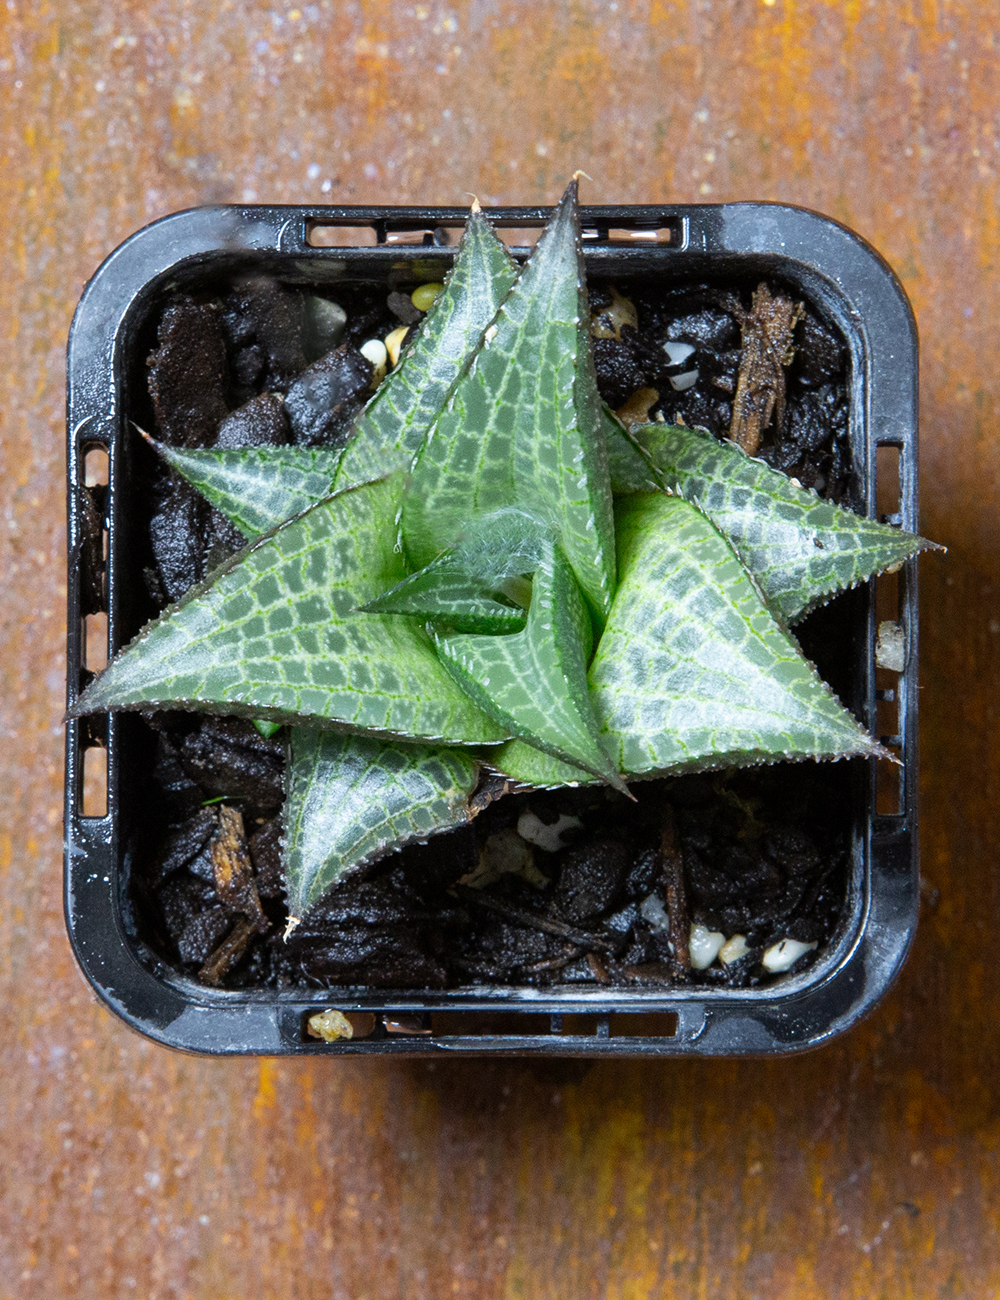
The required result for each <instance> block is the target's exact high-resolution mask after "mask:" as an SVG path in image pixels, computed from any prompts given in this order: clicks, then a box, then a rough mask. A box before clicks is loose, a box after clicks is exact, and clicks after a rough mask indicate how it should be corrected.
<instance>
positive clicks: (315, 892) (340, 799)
mask: <svg viewBox="0 0 1000 1300" xmlns="http://www.w3.org/2000/svg"><path fill="white" fill-rule="evenodd" d="M477 777H478V768H477V764H476V763H475V761H474V760H473V759H472V758H471V757H469V756H468V755H467V754H465V753H463V752H462V751H461V750H457V749H448V748H445V747H432V746H427V745H411V744H403V743H400V742H395V741H387V740H377V739H374V738H372V737H369V736H351V735H339V734H337V733H336V732H331V731H325V730H322V729H321V728H318V727H305V726H303V727H295V728H294V730H293V731H292V744H291V762H290V765H289V774H288V794H287V797H286V800H285V807H284V813H283V817H284V842H285V844H284V849H285V883H286V889H287V893H288V911H289V915H290V916H292V917H296V918H301V917H302V916H303V915H304V914H305V912H306V911H308V909H309V908H310V907H311V906H312V905H313V903H315V902H317V900H318V899H319V898H320V897H321V896H322V895H323V894H324V893H325V892H326V891H327V890H328V889H329V888H330V887H331V885H334V884H336V883H337V881H338V880H341V879H342V878H343V877H344V876H345V875H347V874H348V872H350V871H353V870H356V869H357V868H358V867H361V866H363V865H364V864H365V863H368V862H372V861H374V860H375V859H376V858H379V857H382V856H383V855H384V854H385V853H389V852H391V851H392V850H394V849H398V848H402V847H403V845H404V844H408V843H410V842H411V841H413V840H425V839H427V837H428V836H430V835H434V834H436V833H437V832H439V831H445V830H451V829H452V828H453V827H455V826H459V825H461V824H462V823H463V822H465V821H468V819H469V808H468V800H469V796H470V795H471V794H472V791H473V789H474V788H475V785H476V780H477Z"/></svg>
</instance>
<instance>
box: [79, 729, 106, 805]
mask: <svg viewBox="0 0 1000 1300" xmlns="http://www.w3.org/2000/svg"><path fill="white" fill-rule="evenodd" d="M107 815H108V751H107V750H106V749H105V748H104V746H103V745H92V746H91V747H90V748H89V749H85V750H84V751H83V779H82V780H81V782H80V816H81V817H106V816H107Z"/></svg>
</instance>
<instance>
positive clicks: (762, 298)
mask: <svg viewBox="0 0 1000 1300" xmlns="http://www.w3.org/2000/svg"><path fill="white" fill-rule="evenodd" d="M726 305H727V306H728V308H729V310H730V311H732V313H733V315H734V316H735V317H736V319H737V321H738V322H739V325H740V329H741V331H742V334H743V353H742V355H741V357H740V372H739V378H738V380H737V383H736V396H735V398H734V399H733V418H732V422H731V423H730V426H729V438H730V439H731V441H733V442H735V443H736V444H737V446H739V447H742V448H743V450H744V451H745V452H746V453H747V455H748V456H756V454H757V452H758V451H759V449H760V444H761V441H762V440H763V437H764V430H765V429H766V428H767V426H768V425H769V424H770V423H771V417H772V416H774V418H775V422H776V425H777V428H778V430H779V432H780V430H781V428H782V426H783V424H784V420H785V367H786V366H789V365H791V363H792V358H793V357H794V355H795V347H794V345H793V343H792V334H793V332H794V330H795V326H796V325H797V324H798V322H799V320H800V318H801V316H802V310H803V308H802V304H801V303H794V302H792V300H791V298H789V297H787V296H786V295H785V294H783V293H774V294H772V292H771V290H770V289H769V288H768V286H767V285H766V284H760V285H758V286H757V289H756V292H755V293H754V295H753V305H752V306H751V308H750V310H749V311H747V310H746V308H745V307H744V306H743V304H742V303H741V302H740V301H739V300H738V299H737V298H735V297H731V298H729V299H728V300H727V304H726Z"/></svg>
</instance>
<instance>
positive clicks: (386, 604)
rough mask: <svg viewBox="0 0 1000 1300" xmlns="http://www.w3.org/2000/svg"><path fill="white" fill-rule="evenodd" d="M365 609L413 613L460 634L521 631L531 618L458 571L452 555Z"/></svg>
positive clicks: (400, 584) (423, 570)
mask: <svg viewBox="0 0 1000 1300" xmlns="http://www.w3.org/2000/svg"><path fill="white" fill-rule="evenodd" d="M364 609H365V611H366V612H368V613H373V614H410V615H413V616H416V617H418V618H423V619H427V620H429V621H430V622H432V623H433V622H438V623H445V624H447V625H448V626H449V627H451V628H454V630H455V631H456V632H485V633H504V632H520V631H521V629H522V628H523V627H524V624H525V621H526V618H527V615H526V614H525V612H524V610H523V609H520V608H519V607H518V606H516V605H512V604H509V603H508V602H507V601H505V600H503V599H502V593H501V592H497V591H491V590H490V589H489V588H488V587H485V586H484V585H483V583H482V582H480V581H479V580H478V579H476V578H470V577H468V576H467V575H466V574H465V573H464V572H462V571H461V570H460V569H458V568H456V566H455V563H454V561H453V560H452V558H451V557H450V556H443V557H442V558H441V559H440V560H435V561H434V563H433V564H429V565H428V566H427V568H426V569H421V570H420V572H419V573H414V574H412V575H411V576H410V577H409V578H404V579H403V581H402V582H400V583H397V584H396V586H395V587H393V588H392V590H391V591H387V592H386V593H385V594H384V595H382V596H379V597H377V599H375V600H370V601H369V602H368V604H367V605H365V606H364Z"/></svg>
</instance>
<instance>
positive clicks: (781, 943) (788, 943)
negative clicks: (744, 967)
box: [763, 939, 819, 975]
mask: <svg viewBox="0 0 1000 1300" xmlns="http://www.w3.org/2000/svg"><path fill="white" fill-rule="evenodd" d="M817 947H819V944H818V941H817V940H815V939H814V940H813V941H812V943H803V942H802V940H801V939H779V940H778V942H777V943H775V944H772V945H771V947H770V948H768V950H767V952H765V953H764V957H763V966H764V969H765V970H767V971H770V972H771V974H772V975H779V974H780V973H781V972H782V971H785V970H788V968H789V967H790V966H794V965H795V963H796V962H797V961H798V959H799V958H800V957H801V956H802V954H803V953H806V952H812V950H813V949H814V948H817Z"/></svg>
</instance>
